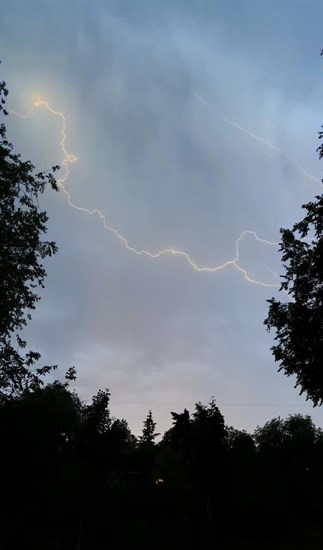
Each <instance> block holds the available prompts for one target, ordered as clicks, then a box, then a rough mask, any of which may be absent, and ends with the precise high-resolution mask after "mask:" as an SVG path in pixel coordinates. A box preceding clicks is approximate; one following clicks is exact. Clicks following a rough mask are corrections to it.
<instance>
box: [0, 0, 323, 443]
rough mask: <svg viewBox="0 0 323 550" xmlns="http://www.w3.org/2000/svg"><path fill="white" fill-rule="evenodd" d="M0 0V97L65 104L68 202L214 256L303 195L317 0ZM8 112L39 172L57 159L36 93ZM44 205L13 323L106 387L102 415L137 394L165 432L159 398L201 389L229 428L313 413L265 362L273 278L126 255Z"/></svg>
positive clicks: (51, 356)
mask: <svg viewBox="0 0 323 550" xmlns="http://www.w3.org/2000/svg"><path fill="white" fill-rule="evenodd" d="M1 8H2V17H1V23H0V25H1V27H0V36H1V57H2V65H1V67H2V69H1V72H2V74H1V77H2V78H3V79H5V80H6V82H7V84H8V87H9V90H10V96H9V102H8V106H9V108H10V109H12V110H15V111H17V112H20V113H27V112H28V111H29V110H30V109H31V108H32V105H33V101H34V100H35V98H36V97H37V96H40V97H41V98H42V99H44V100H46V101H48V104H49V105H50V107H52V108H53V109H54V110H58V111H61V112H63V113H64V114H65V117H66V125H67V131H66V133H67V141H66V150H67V151H68V152H69V153H72V154H74V155H76V156H77V158H78V160H77V161H76V162H75V163H74V164H72V165H71V166H70V175H69V178H68V179H67V180H66V182H65V185H66V188H67V189H68V191H69V193H70V194H71V198H72V201H73V203H74V204H76V205H77V206H80V207H83V208H87V209H90V210H92V209H98V208H99V209H100V210H101V212H102V213H103V214H104V215H105V217H106V222H107V224H109V226H111V227H113V228H114V229H115V230H117V231H118V232H119V233H120V234H121V235H123V236H124V237H125V238H126V239H127V240H128V243H129V246H131V247H133V248H135V249H136V250H137V251H140V250H143V249H145V250H147V251H149V252H151V253H156V252H159V251H161V250H163V249H165V248H174V249H177V250H181V251H184V252H186V253H187V254H189V257H190V258H191V260H192V261H193V262H194V263H196V264H197V265H199V266H207V267H209V266H212V267H215V266H218V265H221V264H223V263H225V262H226V261H228V260H234V258H235V253H236V249H235V242H236V240H237V238H238V237H239V236H240V235H241V233H242V232H243V231H245V230H248V231H252V232H256V234H257V235H258V237H259V238H261V239H266V240H269V241H273V242H277V241H279V229H280V227H290V226H291V225H292V224H293V223H294V222H296V221H298V220H299V219H301V218H302V216H303V214H302V209H301V204H303V203H304V202H307V201H309V200H311V199H312V198H313V196H314V195H315V194H317V193H318V192H319V190H320V184H319V179H320V177H321V175H320V172H321V167H320V163H319V160H318V157H317V154H316V153H315V149H316V147H317V145H318V140H317V133H318V130H319V128H320V124H321V120H322V115H321V112H322V108H321V100H322V94H321V65H320V63H321V60H320V55H319V54H320V51H321V48H322V34H321V25H322V6H321V2H320V1H312V2H311V1H308V0H307V1H306V2H297V1H288V2H287V1H285V2H284V1H280V2H267V1H259V2H248V1H240V2H235V1H230V2H228V1H227V2H218V1H214V2H211V1H209V2H204V1H202V0H200V1H169V2H166V1H163V2H159V1H157V0H155V1H153V0H150V1H146V2H142V1H139V0H132V1H129V2H128V1H121V0H120V1H115V2H109V1H106V2H103V1H101V2H92V1H91V2H83V1H82V2H81V1H78V2H74V1H64V2H59V1H55V2H50V1H45V0H44V1H39V2H27V1H23V2H15V1H11V2H2V5H1ZM7 126H8V132H9V135H10V138H11V140H12V141H13V142H14V144H15V148H16V149H17V151H20V152H21V153H22V154H23V156H24V157H25V158H30V159H31V160H32V161H33V163H34V164H36V166H37V169H39V170H40V169H47V168H48V167H49V166H51V165H53V164H57V163H58V164H61V165H62V161H63V154H62V151H61V148H60V131H61V129H62V121H61V118H60V117H59V116H55V115H53V114H51V113H49V112H48V111H46V109H45V108H44V107H39V108H37V109H35V111H34V112H33V114H32V115H31V116H30V117H29V118H26V119H21V118H18V117H16V116H14V115H10V117H9V118H8V119H7ZM63 176H64V170H62V171H61V177H63ZM42 205H43V206H44V207H45V208H46V210H47V211H48V214H49V216H50V221H49V236H50V238H52V239H55V240H56V242H57V244H58V246H59V253H58V254H57V255H56V256H55V257H54V258H52V259H51V260H50V261H49V262H48V264H47V270H48V278H47V283H46V289H45V292H44V293H43V300H42V302H41V304H40V305H39V307H38V310H37V312H35V314H34V315H33V321H32V323H31V324H30V326H29V327H28V330H27V331H26V333H27V334H26V336H27V337H28V340H29V344H30V346H31V347H32V349H37V350H39V351H41V353H42V357H43V360H44V362H45V363H47V364H48V363H50V364H52V363H58V364H59V366H60V372H63V371H64V370H66V369H67V368H68V367H70V366H72V365H75V366H76V368H77V371H78V381H77V384H76V388H77V390H78V391H79V392H80V394H81V396H82V397H83V398H84V399H89V398H90V397H91V396H92V395H93V394H94V393H96V392H97V390H98V389H99V388H103V387H108V388H110V390H111V393H112V404H111V409H112V413H113V414H115V415H116V416H119V417H121V416H123V417H125V418H126V419H127V420H128V422H129V424H130V426H131V427H132V429H133V430H134V431H135V433H139V432H140V427H141V424H142V421H143V419H144V417H145V416H146V414H147V411H148V409H150V408H151V409H152V410H153V414H154V417H155V419H156V420H157V422H158V428H159V431H163V430H164V429H165V428H167V427H168V426H169V425H170V420H171V419H170V415H169V411H170V410H177V411H180V410H182V409H183V408H184V407H185V406H186V407H188V408H190V409H192V408H193V404H194V403H195V402H197V401H202V402H206V401H207V400H208V399H209V397H210V396H212V395H213V396H215V398H216V400H217V402H218V403H219V406H220V409H221V411H222V412H223V414H224V416H225V419H226V422H227V423H228V424H233V425H235V426H236V427H239V428H246V429H253V428H255V427H256V425H257V424H260V425H261V424H263V423H264V422H265V421H266V420H268V419H270V418H272V417H274V416H278V415H281V416H286V415H288V414H290V413H295V412H301V413H302V414H305V413H311V414H313V418H314V420H315V422H316V423H317V424H319V425H321V423H322V417H321V412H320V411H318V410H317V409H315V410H314V411H313V409H312V408H311V406H310V404H309V403H307V402H306V401H305V398H303V397H299V396H298V392H297V390H295V389H294V388H293V385H294V383H293V380H292V379H288V378H286V377H285V376H284V375H283V374H282V373H277V365H276V364H275V363H274V360H273V358H272V355H271V352H270V347H271V345H272V335H270V334H268V333H267V332H266V330H265V327H264V326H263V321H264V319H265V317H266V314H267V304H266V299H268V298H270V297H271V296H277V290H276V289H275V288H274V287H272V288H271V287H265V286H262V285H259V284H258V285H257V284H253V283H249V282H247V281H246V280H245V278H244V276H243V273H242V272H241V271H239V270H238V269H237V268H236V266H235V265H229V266H228V267H227V268H226V269H223V270H219V271H216V272H198V271H196V270H194V269H193V268H192V267H191V266H190V265H189V263H188V262H187V261H186V259H185V257H184V256H174V255H163V256H161V257H159V258H156V259H152V258H149V257H148V256H147V255H146V256H145V255H136V254H135V253H134V252H131V251H129V250H127V249H126V247H125V246H124V245H123V243H122V242H121V241H120V239H118V238H117V237H116V236H115V235H114V234H113V233H111V232H109V231H106V230H104V228H103V226H102V221H100V219H99V218H98V217H97V216H96V215H92V216H89V215H88V214H86V213H84V212H80V211H77V210H75V209H73V208H71V206H69V205H68V203H67V201H66V196H65V195H64V193H62V192H60V193H58V194H55V193H53V192H49V193H48V194H46V196H45V197H44V198H43V200H42ZM239 254H240V263H239V264H238V265H240V266H241V267H242V268H243V269H245V270H247V272H248V275H249V277H250V278H251V279H253V280H256V281H262V282H265V283H269V284H273V285H275V284H277V282H279V280H278V279H277V274H280V273H282V268H281V266H280V257H279V252H278V248H277V247H276V246H273V245H269V244H266V243H261V242H259V241H257V240H256V239H255V237H254V235H253V234H251V233H250V234H246V235H245V237H243V239H242V240H241V242H240V247H239Z"/></svg>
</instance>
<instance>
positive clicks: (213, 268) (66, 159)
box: [9, 94, 318, 288]
mask: <svg viewBox="0 0 323 550" xmlns="http://www.w3.org/2000/svg"><path fill="white" fill-rule="evenodd" d="M195 96H196V97H197V98H198V99H199V100H201V101H203V102H204V103H205V104H206V105H208V106H210V105H209V104H207V103H206V102H205V100H203V98H201V97H200V96H198V95H197V94H195ZM38 107H45V109H46V110H47V111H49V112H50V113H51V114H52V115H54V116H57V117H59V118H60V119H61V122H62V129H61V141H60V147H61V151H62V153H63V161H62V164H63V166H64V169H65V174H64V176H63V177H62V178H60V179H58V180H57V184H58V186H59V187H60V189H61V190H62V191H63V193H64V194H65V196H66V198H67V202H68V204H69V205H70V206H71V207H72V208H74V209H75V210H79V211H80V212H85V213H86V214H89V215H90V216H97V217H99V218H100V220H101V221H102V225H103V227H104V229H106V230H107V231H110V232H111V233H113V234H114V235H115V237H116V238H117V239H118V240H119V241H120V242H121V243H122V244H123V246H124V247H125V248H126V249H127V250H129V252H132V253H134V254H136V255H137V256H147V257H148V258H152V259H156V258H159V257H161V256H165V255H171V256H180V257H182V258H184V260H185V261H186V263H188V264H189V266H190V267H192V268H193V269H194V270H195V271H197V272H199V273H201V272H206V273H215V272H217V271H222V270H224V269H227V268H230V267H231V268H234V269H236V270H237V271H239V272H240V273H241V274H242V275H243V277H244V279H245V280H246V281H247V282H248V283H252V284H255V285H260V286H263V287H271V288H279V287H280V284H277V283H271V282H266V281H259V280H256V279H253V278H252V277H251V276H250V275H249V274H248V271H247V270H246V269H244V268H243V267H241V265H240V263H239V261H240V254H239V247H240V243H241V241H242V239H244V238H245V237H247V236H251V237H253V238H254V239H256V241H258V242H259V243H263V244H265V245H269V246H275V247H278V246H279V245H278V243H275V242H272V241H268V240H266V239H261V238H259V237H258V235H257V234H256V233H255V232H254V231H247V230H246V231H243V232H242V233H241V235H240V236H239V237H238V239H237V240H236V243H235V256H234V258H233V259H231V260H228V261H226V262H224V263H223V264H218V265H210V266H204V265H199V264H197V263H196V262H194V261H193V260H192V258H191V257H190V256H189V254H188V253H187V252H185V251H183V250H178V249H176V248H165V249H163V250H160V251H159V252H149V251H148V250H144V249H137V248H134V247H133V246H131V245H130V244H129V242H128V240H127V238H126V237H124V236H123V235H122V234H121V233H119V231H117V230H116V229H115V228H114V227H112V226H110V225H109V224H108V223H107V220H106V216H105V215H104V214H103V213H102V212H101V210H99V209H94V210H89V209H88V208H85V207H83V206H78V205H76V204H75V203H74V202H73V201H72V198H71V194H70V193H69V191H67V189H66V187H65V182H66V180H67V177H68V176H69V173H70V168H69V166H70V164H72V163H73V162H76V161H77V157H76V156H75V155H72V154H70V153H68V152H67V150H66V147H65V143H66V140H67V135H66V119H65V116H64V114H63V113H61V112H60V111H56V110H54V109H52V107H50V106H49V104H48V103H47V101H44V100H42V99H40V98H37V99H36V101H35V102H34V106H33V108H32V109H31V110H30V111H29V112H28V113H26V114H20V113H17V112H16V111H13V110H9V112H10V113H12V114H13V115H15V116H18V117H20V118H24V119H26V118H28V117H30V116H31V115H32V114H33V112H34V111H35V109H36V108H38ZM224 118H225V120H226V122H228V123H229V124H232V125H234V126H236V127H237V128H239V129H240V130H242V131H244V132H246V133H248V134H249V135H250V136H251V137H253V138H255V139H257V140H259V141H261V142H263V143H264V144H266V145H268V146H270V147H271V148H273V149H275V150H277V151H278V149H277V148H276V147H275V146H273V145H272V144H271V143H270V142H266V141H265V140H263V139H262V138H258V137H257V136H255V135H253V134H250V133H249V132H247V131H246V130H244V129H243V128H241V127H240V126H239V125H237V124H236V123H233V122H232V121H230V120H229V119H227V118H226V117H224ZM294 165H295V163H294ZM295 166H296V165H295ZM304 173H305V174H306V175H307V176H309V177H311V178H312V179H315V180H316V178H315V177H314V176H311V175H310V174H308V173H306V172H305V171H304ZM317 181H318V180H317Z"/></svg>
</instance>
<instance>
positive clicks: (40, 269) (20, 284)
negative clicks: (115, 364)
mask: <svg viewBox="0 0 323 550" xmlns="http://www.w3.org/2000/svg"><path fill="white" fill-rule="evenodd" d="M7 95H8V91H7V88H6V84H5V83H4V82H2V83H0V114H1V116H5V115H7V114H8V113H7V111H6V110H5V101H6V97H7ZM56 169H58V167H57V166H54V167H53V168H52V169H51V170H50V171H48V172H42V173H38V174H36V175H34V166H33V165H32V164H31V162H29V161H22V160H21V157H20V155H19V154H16V153H14V152H13V146H12V144H11V143H10V142H9V141H8V140H7V137H6V127H5V124H4V123H3V121H1V125H0V227H1V231H0V311H1V317H0V392H1V393H2V395H4V394H14V393H17V392H18V393H19V392H21V391H22V389H23V388H25V387H26V386H28V385H29V386H37V385H39V383H40V376H41V375H43V374H46V372H48V371H49V370H50V367H43V368H38V369H34V370H32V368H31V367H32V366H33V365H34V363H35V362H36V361H37V360H38V359H39V358H40V355H39V353H36V352H33V351H28V352H26V353H24V352H22V350H23V349H24V348H25V347H26V342H25V340H23V339H22V337H21V335H19V333H20V331H21V330H22V329H23V328H24V326H25V325H26V324H27V321H28V320H29V319H31V314H30V312H31V310H33V309H35V307H36V304H37V302H38V301H39V300H40V296H39V293H38V290H39V289H40V288H43V287H44V279H45V277H46V271H45V268H44V266H43V264H42V261H43V260H44V259H45V258H46V257H47V256H51V255H52V254H54V253H55V252H56V250H57V247H56V245H55V243H54V242H51V241H46V240H43V239H42V236H43V234H45V233H46V223H47V220H48V218H47V214H46V212H44V211H42V210H41V208H40V206H39V202H38V199H39V196H40V195H41V194H42V193H43V192H44V190H45V188H46V186H47V185H50V186H51V187H52V188H53V189H55V190H57V189H58V188H57V185H56V181H55V178H54V176H53V172H55V170H56Z"/></svg>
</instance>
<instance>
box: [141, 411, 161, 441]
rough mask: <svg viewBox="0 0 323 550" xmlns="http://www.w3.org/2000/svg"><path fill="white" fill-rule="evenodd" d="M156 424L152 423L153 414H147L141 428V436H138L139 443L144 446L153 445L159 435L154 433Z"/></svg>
mask: <svg viewBox="0 0 323 550" xmlns="http://www.w3.org/2000/svg"><path fill="white" fill-rule="evenodd" d="M156 425H157V424H156V422H154V419H153V414H152V412H151V411H149V412H148V414H147V418H146V419H145V420H144V425H143V428H142V435H141V436H140V438H139V439H140V443H142V444H145V445H153V444H154V441H155V439H156V437H157V436H158V435H160V434H159V433H157V432H156Z"/></svg>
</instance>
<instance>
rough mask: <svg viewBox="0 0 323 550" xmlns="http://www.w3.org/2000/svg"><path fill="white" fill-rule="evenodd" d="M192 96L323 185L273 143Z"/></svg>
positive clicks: (202, 98) (198, 96)
mask: <svg viewBox="0 0 323 550" xmlns="http://www.w3.org/2000/svg"><path fill="white" fill-rule="evenodd" d="M193 95H194V97H196V99H198V101H200V102H201V103H203V105H205V106H206V107H209V108H211V109H213V110H215V111H216V112H217V113H218V115H219V116H220V117H221V118H222V119H223V120H224V121H225V122H226V123H227V124H229V126H233V127H234V128H236V129H237V130H240V132H242V133H244V134H245V135H247V136H248V137H249V138H251V139H254V140H255V141H258V142H260V143H262V144H263V145H265V146H266V147H269V149H272V150H273V151H275V152H276V153H278V155H279V156H281V157H283V158H284V159H285V160H287V161H288V163H289V164H290V165H291V166H293V167H294V168H295V169H296V170H297V171H298V172H300V173H301V174H302V175H303V176H305V177H307V178H309V179H310V180H312V181H314V182H315V183H318V184H319V185H320V186H321V187H322V185H323V183H322V182H321V181H320V180H319V179H318V178H316V177H315V176H313V174H310V173H309V172H307V170H305V168H303V167H302V166H300V165H299V164H297V163H296V162H295V161H294V160H293V159H292V158H290V157H289V156H288V155H286V153H284V152H283V151H281V150H280V149H279V148H278V147H277V145H274V144H273V143H271V141H268V140H266V139H264V138H262V137H260V136H257V135H256V134H254V133H253V132H250V131H249V130H247V129H246V128H244V127H243V126H240V124H238V123H237V122H235V121H234V120H231V119H230V118H228V117H227V116H226V115H224V114H223V113H222V112H221V111H220V110H219V109H218V107H217V106H216V105H214V104H212V103H209V102H208V101H206V99H204V97H202V96H201V95H199V94H198V93H196V92H193Z"/></svg>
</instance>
